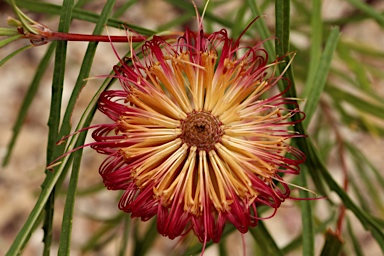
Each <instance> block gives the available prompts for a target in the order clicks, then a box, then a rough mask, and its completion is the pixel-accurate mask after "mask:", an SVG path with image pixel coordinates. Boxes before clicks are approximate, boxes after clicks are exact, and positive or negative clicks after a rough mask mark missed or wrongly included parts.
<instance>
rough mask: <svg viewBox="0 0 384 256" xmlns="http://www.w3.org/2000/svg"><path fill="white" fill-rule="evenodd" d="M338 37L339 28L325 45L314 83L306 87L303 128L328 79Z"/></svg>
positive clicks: (307, 122) (333, 31)
mask: <svg viewBox="0 0 384 256" xmlns="http://www.w3.org/2000/svg"><path fill="white" fill-rule="evenodd" d="M339 37H340V33H339V28H338V27H335V28H333V29H332V30H331V33H330V35H329V38H328V40H327V43H326V45H325V49H324V52H323V54H322V56H321V59H320V63H319V67H318V70H317V72H316V75H315V79H314V82H313V83H312V84H308V85H307V86H308V87H307V90H308V92H309V93H308V98H307V100H306V103H305V107H304V112H305V114H306V118H305V120H304V127H307V126H308V124H309V122H310V121H311V119H312V117H313V114H314V113H315V110H316V108H317V106H318V103H319V100H320V95H321V93H322V92H323V89H324V87H325V82H326V80H327V77H328V71H329V68H330V66H331V61H332V57H333V53H334V52H335V50H336V46H337V42H338V40H339Z"/></svg>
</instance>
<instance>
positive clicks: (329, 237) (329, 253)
mask: <svg viewBox="0 0 384 256" xmlns="http://www.w3.org/2000/svg"><path fill="white" fill-rule="evenodd" d="M342 245H343V242H342V241H341V239H340V237H339V236H338V235H337V234H335V233H334V232H332V231H331V230H327V232H326V233H325V243H324V246H323V250H322V251H321V254H320V256H339V255H340V251H341V247H342Z"/></svg>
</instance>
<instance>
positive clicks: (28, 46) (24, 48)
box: [0, 45, 33, 67]
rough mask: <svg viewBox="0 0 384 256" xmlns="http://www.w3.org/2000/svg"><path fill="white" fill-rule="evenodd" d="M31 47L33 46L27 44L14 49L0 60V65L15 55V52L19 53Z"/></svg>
mask: <svg viewBox="0 0 384 256" xmlns="http://www.w3.org/2000/svg"><path fill="white" fill-rule="evenodd" d="M32 47H33V45H27V46H24V47H22V48H20V49H18V50H16V51H14V52H12V53H11V54H9V55H8V56H6V57H5V58H4V59H2V60H0V67H1V66H3V65H4V64H5V63H6V62H7V61H8V60H10V59H12V58H13V57H14V56H15V55H17V54H19V53H21V52H23V51H25V50H28V49H30V48H32Z"/></svg>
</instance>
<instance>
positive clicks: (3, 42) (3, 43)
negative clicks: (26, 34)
mask: <svg viewBox="0 0 384 256" xmlns="http://www.w3.org/2000/svg"><path fill="white" fill-rule="evenodd" d="M22 37H23V36H22V35H14V36H11V37H8V38H6V39H3V40H1V41H0V48H2V47H4V46H6V45H7V44H10V43H12V42H13V41H16V40H19V39H20V38H22Z"/></svg>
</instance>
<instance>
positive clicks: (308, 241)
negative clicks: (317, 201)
mask: <svg viewBox="0 0 384 256" xmlns="http://www.w3.org/2000/svg"><path fill="white" fill-rule="evenodd" d="M307 171H308V170H307V169H306V168H302V169H301V173H300V176H299V178H300V186H302V187H303V188H306V187H307V185H308V184H307V179H306V172H307ZM299 194H300V198H302V199H303V200H301V201H300V206H301V222H302V227H303V236H302V239H303V255H304V256H312V255H315V231H314V227H313V213H312V206H311V203H312V201H311V200H305V199H306V198H310V197H311V195H310V194H309V192H308V191H306V190H300V191H299Z"/></svg>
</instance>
